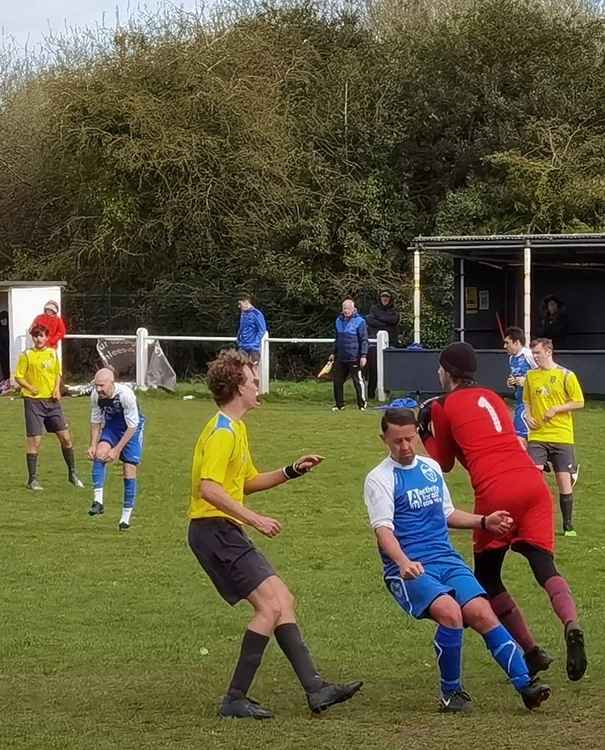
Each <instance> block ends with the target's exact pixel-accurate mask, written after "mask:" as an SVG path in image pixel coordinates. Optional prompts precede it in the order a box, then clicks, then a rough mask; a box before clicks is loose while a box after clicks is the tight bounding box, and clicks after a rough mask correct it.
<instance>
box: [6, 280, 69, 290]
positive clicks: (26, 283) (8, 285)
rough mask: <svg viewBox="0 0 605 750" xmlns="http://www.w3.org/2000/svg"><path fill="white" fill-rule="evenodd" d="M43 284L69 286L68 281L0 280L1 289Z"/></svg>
mask: <svg viewBox="0 0 605 750" xmlns="http://www.w3.org/2000/svg"><path fill="white" fill-rule="evenodd" d="M41 286H67V282H66V281H0V289H23V288H27V287H31V288H36V287H41Z"/></svg>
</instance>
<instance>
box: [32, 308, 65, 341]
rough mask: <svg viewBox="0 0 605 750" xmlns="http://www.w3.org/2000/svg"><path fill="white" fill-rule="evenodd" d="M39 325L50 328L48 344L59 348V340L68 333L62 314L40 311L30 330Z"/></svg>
mask: <svg viewBox="0 0 605 750" xmlns="http://www.w3.org/2000/svg"><path fill="white" fill-rule="evenodd" d="M37 325H40V326H44V327H45V328H48V345H49V346H51V347H52V348H53V349H56V348H57V345H58V344H59V341H62V340H63V339H64V338H65V334H66V333H67V329H66V328H65V323H64V322H63V318H62V317H61V316H60V315H47V314H46V313H40V315H36V317H35V318H34V322H33V323H32V324H31V327H30V330H31V328H33V327H34V326H37Z"/></svg>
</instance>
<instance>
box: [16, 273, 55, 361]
mask: <svg viewBox="0 0 605 750" xmlns="http://www.w3.org/2000/svg"><path fill="white" fill-rule="evenodd" d="M50 299H54V300H55V301H56V302H58V303H59V314H60V312H61V287H59V286H36V287H10V288H9V290H8V325H9V328H10V367H11V376H14V374H15V368H16V367H17V360H18V359H19V355H20V354H21V352H22V351H25V349H27V348H28V347H30V346H31V343H32V342H31V338H30V337H29V334H28V331H29V328H30V326H31V324H32V321H33V319H34V318H35V317H36V315H40V313H42V312H44V304H45V303H46V302H48V300H50ZM59 355H60V352H59Z"/></svg>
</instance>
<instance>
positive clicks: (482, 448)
mask: <svg viewBox="0 0 605 750" xmlns="http://www.w3.org/2000/svg"><path fill="white" fill-rule="evenodd" d="M439 362H440V367H439V370H438V375H439V380H440V382H441V385H442V387H443V390H444V391H445V395H443V396H441V397H439V398H437V399H432V400H431V401H429V402H428V403H426V404H425V405H424V406H423V407H422V408H421V410H420V414H419V420H418V421H419V428H418V429H419V433H420V437H421V438H422V442H423V443H424V446H425V448H426V450H427V452H428V453H429V455H430V456H431V457H432V458H434V459H435V460H436V461H438V462H439V464H440V466H441V468H442V469H443V471H445V472H448V471H451V469H452V468H453V467H454V463H455V461H456V459H458V461H459V462H460V463H461V464H462V466H464V468H465V469H466V470H467V471H468V473H469V475H470V479H471V483H472V485H473V489H474V491H475V513H478V514H481V515H483V516H487V515H489V514H490V513H491V512H493V511H494V510H507V511H508V512H509V513H510V515H511V516H512V517H513V519H514V521H515V526H514V528H513V529H512V531H511V532H510V534H508V535H507V536H504V537H499V538H497V539H496V538H494V537H493V536H492V535H491V534H489V533H488V532H487V530H486V529H485V527H484V526H482V528H480V529H477V530H476V531H475V534H474V555H475V575H476V577H477V579H478V580H479V582H480V583H481V585H482V586H483V587H484V588H485V590H486V591H487V594H488V596H489V598H490V602H491V605H492V608H493V610H494V612H495V613H496V615H497V616H498V617H499V619H500V620H501V622H502V623H503V624H504V625H505V626H506V627H507V629H508V630H509V632H510V633H511V634H512V636H513V637H514V638H515V640H516V641H517V643H518V644H519V645H520V646H521V647H522V649H523V651H524V652H525V659H526V662H527V665H528V668H529V671H530V674H535V673H536V672H539V671H541V670H545V669H548V667H549V665H550V663H551V662H552V659H551V657H550V656H549V655H548V654H547V653H546V652H545V651H543V650H542V649H541V648H539V646H538V645H537V643H536V641H535V639H534V637H533V635H532V634H531V632H530V630H529V627H528V625H527V622H526V620H525V618H524V616H523V613H522V612H521V610H520V609H519V607H518V606H517V605H516V603H515V601H514V600H513V598H512V597H511V595H510V594H509V593H508V591H507V590H506V587H505V586H504V583H503V582H502V565H503V563H504V557H505V555H506V552H507V551H508V549H512V550H514V551H515V552H519V553H520V554H522V555H523V556H524V557H525V558H526V559H527V561H528V563H529V565H530V567H531V569H532V572H533V574H534V576H535V578H536V580H537V581H538V583H539V584H540V585H541V586H542V587H543V588H544V589H545V590H546V592H547V593H548V595H549V597H550V601H551V604H552V607H553V610H554V612H555V614H556V615H557V617H559V619H560V620H561V622H562V623H563V625H564V627H565V641H566V645H567V675H568V677H569V679H570V680H574V681H575V680H579V679H581V678H582V676H583V675H584V672H585V671H586V665H587V661H586V653H585V650H584V635H583V632H582V630H581V628H580V626H579V625H578V622H577V613H576V606H575V602H574V600H573V597H572V594H571V591H570V588H569V585H568V584H567V581H566V580H565V579H564V578H563V577H562V576H561V575H559V573H558V571H557V569H556V567H555V562H554V555H553V553H554V521H553V500H552V497H551V494H550V490H549V489H548V487H547V485H546V483H545V482H544V479H543V477H542V475H541V472H540V471H537V470H536V466H535V465H534V464H533V462H532V460H531V458H530V457H529V456H528V454H527V452H526V451H525V450H524V449H523V447H522V446H521V444H520V443H519V441H518V439H517V437H516V435H515V429H514V426H513V423H512V420H511V417H510V414H509V411H508V408H507V406H506V404H505V403H504V401H503V400H502V399H501V398H500V396H498V395H497V394H496V393H494V392H493V391H491V390H489V389H488V388H483V387H481V386H479V385H477V384H476V383H475V382H474V377H475V371H476V369H477V359H476V356H475V351H474V349H473V347H472V346H470V345H469V344H466V343H464V342H458V343H455V344H451V345H450V346H448V347H447V349H445V350H444V351H443V352H442V353H441V357H440V359H439Z"/></svg>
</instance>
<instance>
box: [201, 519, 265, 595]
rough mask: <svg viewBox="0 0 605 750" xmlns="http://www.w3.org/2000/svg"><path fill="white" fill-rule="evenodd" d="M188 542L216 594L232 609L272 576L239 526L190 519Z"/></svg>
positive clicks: (223, 520) (223, 522) (217, 520)
mask: <svg viewBox="0 0 605 750" xmlns="http://www.w3.org/2000/svg"><path fill="white" fill-rule="evenodd" d="M188 541H189V546H190V547H191V550H192V552H193V554H194V555H195V556H196V557H197V559H198V562H199V564H200V565H201V566H202V568H203V569H204V570H205V571H206V573H207V574H208V576H209V578H210V580H211V581H212V583H213V584H214V586H215V587H216V590H217V591H218V592H219V594H220V595H221V596H222V597H223V599H224V600H225V601H226V602H228V603H229V604H231V605H232V606H233V605H234V604H237V603H238V602H239V601H240V600H241V599H246V598H247V597H248V596H249V595H250V594H251V593H252V592H253V591H254V589H255V588H257V586H260V584H261V583H262V582H263V581H265V580H266V579H267V578H270V577H271V576H274V575H276V573H275V571H274V570H273V568H272V566H271V564H270V563H269V562H268V561H267V560H266V559H265V557H264V556H263V555H262V554H261V553H260V552H259V551H258V550H257V549H256V547H255V546H254V544H253V543H252V541H251V539H249V538H248V536H247V535H246V534H245V533H244V531H243V529H242V528H241V526H239V524H236V523H234V522H232V521H228V520H227V519H226V518H193V519H192V520H191V521H190V523H189V533H188Z"/></svg>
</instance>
